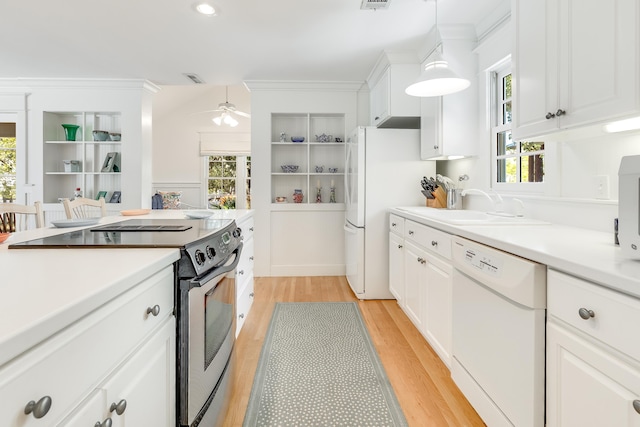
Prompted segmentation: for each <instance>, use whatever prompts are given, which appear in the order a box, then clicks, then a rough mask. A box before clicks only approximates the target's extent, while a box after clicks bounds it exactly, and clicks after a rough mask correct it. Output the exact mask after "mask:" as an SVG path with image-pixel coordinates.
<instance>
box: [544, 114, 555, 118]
mask: <svg viewBox="0 0 640 427" xmlns="http://www.w3.org/2000/svg"><path fill="white" fill-rule="evenodd" d="M555 116H556V115H555V114H553V113H547V115H546V116H544V118H545V119H547V120H549V119H553V118H554V117H555Z"/></svg>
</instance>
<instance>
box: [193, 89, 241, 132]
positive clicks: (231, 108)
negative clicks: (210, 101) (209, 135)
mask: <svg viewBox="0 0 640 427" xmlns="http://www.w3.org/2000/svg"><path fill="white" fill-rule="evenodd" d="M225 94H226V97H225V99H226V100H225V102H221V103H220V104H218V108H216V109H215V110H207V111H202V113H221V114H220V115H219V116H217V117H214V118H213V119H212V120H213V123H215V124H217V125H218V126H221V125H222V124H223V123H224V124H226V125H229V126H231V127H236V126H238V121H237V120H236V119H235V118H234V117H233V114H237V115H238V116H242V117H247V118H251V114H249V113H245V112H243V111H239V110H236V106H235V105H233V104H232V103H230V102H229V86H225Z"/></svg>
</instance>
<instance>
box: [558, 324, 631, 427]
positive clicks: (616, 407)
mask: <svg viewBox="0 0 640 427" xmlns="http://www.w3.org/2000/svg"><path fill="white" fill-rule="evenodd" d="M638 399H640V372H639V371H638V370H637V367H635V368H634V367H631V366H630V365H628V364H626V363H625V362H623V361H622V360H619V359H617V358H616V357H615V356H614V355H613V354H610V353H609V352H608V351H606V350H604V349H603V348H602V347H601V346H597V345H594V344H592V343H591V342H589V341H587V340H586V339H582V338H579V337H578V336H577V335H576V334H574V333H572V332H570V331H569V330H567V329H565V328H564V327H562V326H559V325H556V324H555V323H554V322H549V323H547V426H548V427H574V426H575V427H578V426H580V427H582V426H617V427H624V426H629V427H630V426H635V427H638V426H640V413H638V412H636V410H634V401H637V400H638ZM638 403H640V401H638Z"/></svg>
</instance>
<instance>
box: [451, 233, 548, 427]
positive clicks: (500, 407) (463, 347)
mask: <svg viewBox="0 0 640 427" xmlns="http://www.w3.org/2000/svg"><path fill="white" fill-rule="evenodd" d="M451 246H452V247H451V250H452V258H453V266H454V268H455V269H454V272H453V304H452V308H453V325H452V338H453V343H452V344H453V349H452V354H453V359H452V365H451V376H452V378H453V380H454V381H455V383H456V384H457V385H458V387H459V388H460V390H462V392H463V393H464V395H465V397H466V398H467V399H468V400H469V402H470V403H471V405H473V407H474V408H475V410H476V411H477V412H478V414H479V415H480V417H482V419H483V421H484V422H485V423H486V424H487V425H488V426H490V427H496V426H517V427H529V426H531V427H534V426H535V427H543V426H544V422H545V421H544V402H545V395H544V387H545V377H544V376H545V308H546V266H544V265H542V264H537V263H535V262H532V261H529V260H527V259H524V258H520V257H517V256H515V255H511V254H508V253H506V252H502V251H499V250H496V249H494V248H491V247H488V246H484V245H481V244H479V243H476V242H472V241H470V240H467V239H463V238H461V237H454V238H453V239H452V245H451Z"/></svg>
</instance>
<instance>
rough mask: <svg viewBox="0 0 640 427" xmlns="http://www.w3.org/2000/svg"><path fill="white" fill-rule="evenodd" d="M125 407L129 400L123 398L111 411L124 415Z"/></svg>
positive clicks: (114, 404) (113, 404)
mask: <svg viewBox="0 0 640 427" xmlns="http://www.w3.org/2000/svg"><path fill="white" fill-rule="evenodd" d="M156 307H157V306H156ZM125 409H127V401H126V400H124V399H122V400H121V401H120V402H118V403H115V402H114V403H112V404H111V406H110V407H109V412H113V411H116V414H118V415H122V414H123V413H124V411H125Z"/></svg>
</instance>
